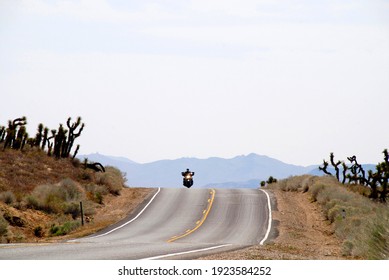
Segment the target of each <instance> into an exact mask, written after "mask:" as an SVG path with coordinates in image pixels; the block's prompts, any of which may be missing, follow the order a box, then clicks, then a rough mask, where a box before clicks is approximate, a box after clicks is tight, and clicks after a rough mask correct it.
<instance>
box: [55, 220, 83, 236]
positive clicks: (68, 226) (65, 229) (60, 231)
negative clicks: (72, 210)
mask: <svg viewBox="0 0 389 280" xmlns="http://www.w3.org/2000/svg"><path fill="white" fill-rule="evenodd" d="M80 225H81V224H80V222H79V221H72V222H65V223H64V224H63V225H61V226H57V225H52V226H51V228H50V234H51V235H52V236H60V235H66V234H68V233H69V232H71V231H73V230H75V229H76V228H78V227H79V226H80Z"/></svg>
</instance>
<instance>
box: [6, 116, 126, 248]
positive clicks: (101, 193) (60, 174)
mask: <svg viewBox="0 0 389 280" xmlns="http://www.w3.org/2000/svg"><path fill="white" fill-rule="evenodd" d="M26 124H27V119H26V118H25V117H22V118H17V119H15V120H12V121H9V122H8V127H5V126H0V147H1V149H0V242H18V241H28V240H32V239H34V238H35V239H39V238H43V237H50V236H59V235H65V234H68V233H69V232H71V231H73V230H75V229H76V228H78V227H79V226H80V224H81V222H80V220H81V219H80V215H81V211H80V210H81V209H80V202H81V201H82V202H83V203H82V204H83V211H84V215H85V217H86V218H88V219H86V220H87V221H89V222H91V221H93V215H94V214H95V212H96V209H97V208H98V207H101V206H102V205H104V200H105V198H106V197H107V196H119V195H120V194H121V191H122V189H123V188H124V187H125V182H126V180H125V176H124V174H122V173H121V172H120V171H119V170H118V169H116V168H114V167H104V166H102V165H101V164H99V163H90V162H88V161H87V160H85V161H84V162H83V163H82V162H80V160H78V159H77V158H76V157H75V156H76V154H77V152H78V149H79V147H80V146H79V145H77V147H76V148H75V149H74V144H75V140H76V139H77V138H78V137H79V136H80V135H81V132H82V131H83V129H84V126H85V125H84V124H83V123H82V122H81V118H80V117H79V118H77V120H76V121H75V122H73V123H72V122H71V118H69V119H68V120H67V122H66V126H67V129H65V128H64V126H63V125H62V124H60V125H59V128H58V130H51V131H50V130H49V129H48V128H46V127H44V125H43V124H39V126H38V129H37V133H36V135H35V137H33V138H31V137H29V134H28V132H27V129H26ZM49 131H50V132H51V135H49ZM73 150H74V151H73Z"/></svg>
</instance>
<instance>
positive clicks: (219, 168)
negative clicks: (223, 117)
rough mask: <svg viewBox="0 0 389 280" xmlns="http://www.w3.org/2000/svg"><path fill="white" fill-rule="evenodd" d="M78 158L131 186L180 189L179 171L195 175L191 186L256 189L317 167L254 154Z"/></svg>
mask: <svg viewBox="0 0 389 280" xmlns="http://www.w3.org/2000/svg"><path fill="white" fill-rule="evenodd" d="M79 158H80V159H83V158H88V160H89V161H93V162H100V163H101V164H103V165H111V166H115V167H117V168H119V169H120V170H121V171H122V172H125V173H126V178H127V180H128V181H127V184H128V185H129V186H131V187H173V188H176V187H182V177H181V172H182V171H185V170H186V168H189V169H190V170H191V171H194V172H195V176H194V178H193V179H194V185H193V187H210V186H213V187H216V188H242V187H245V188H256V187H258V185H259V183H260V182H261V181H262V180H267V179H268V178H269V176H273V177H275V178H277V179H282V178H287V177H289V176H292V175H302V174H310V173H315V172H316V170H317V167H318V165H312V166H307V167H304V166H298V165H293V164H287V163H284V162H282V161H279V160H276V159H273V158H270V157H267V156H263V155H257V154H249V155H242V156H237V157H234V158H231V159H224V158H218V157H211V158H208V159H198V158H179V159H175V160H159V161H155V162H150V163H143V164H141V163H136V162H134V161H131V160H129V159H127V158H124V157H113V156H106V155H102V154H98V153H95V154H89V155H81V156H79Z"/></svg>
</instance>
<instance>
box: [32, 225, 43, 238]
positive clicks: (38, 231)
mask: <svg viewBox="0 0 389 280" xmlns="http://www.w3.org/2000/svg"><path fill="white" fill-rule="evenodd" d="M34 235H35V236H36V237H39V238H41V237H43V235H44V233H43V228H42V227H41V226H37V227H35V228H34Z"/></svg>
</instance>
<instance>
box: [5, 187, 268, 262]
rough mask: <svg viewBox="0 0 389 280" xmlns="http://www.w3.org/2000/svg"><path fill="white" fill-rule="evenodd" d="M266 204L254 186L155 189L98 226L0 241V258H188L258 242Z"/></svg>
mask: <svg viewBox="0 0 389 280" xmlns="http://www.w3.org/2000/svg"><path fill="white" fill-rule="evenodd" d="M269 207H270V206H269V198H268V196H267V194H266V193H265V192H264V191H261V190H257V189H216V190H213V189H212V190H210V189H184V188H182V189H157V190H156V192H155V194H154V195H153V196H152V197H151V199H150V200H149V201H148V202H147V203H145V204H144V205H142V206H141V207H140V208H139V209H138V212H137V213H134V214H133V215H132V216H131V217H128V218H127V219H126V220H125V221H122V222H121V223H119V224H116V225H113V226H111V227H109V228H107V229H105V230H104V231H101V232H99V233H96V234H94V235H91V236H89V237H85V238H81V239H76V240H69V241H67V242H62V243H56V244H12V245H0V259H9V260H11V259H34V260H38V259H44V260H49V259H55V260H60V259H66V260H71V259H91V260H93V259H98V260H102V259H192V258H197V257H199V256H202V255H205V254H210V253H215V252H219V251H226V250H233V249H237V248H242V247H245V246H248V245H254V244H260V243H261V242H262V243H263V242H264V241H265V239H266V238H267V235H268V233H269V230H270V224H271V217H270V216H269V214H270V213H269V209H270V208H269Z"/></svg>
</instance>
